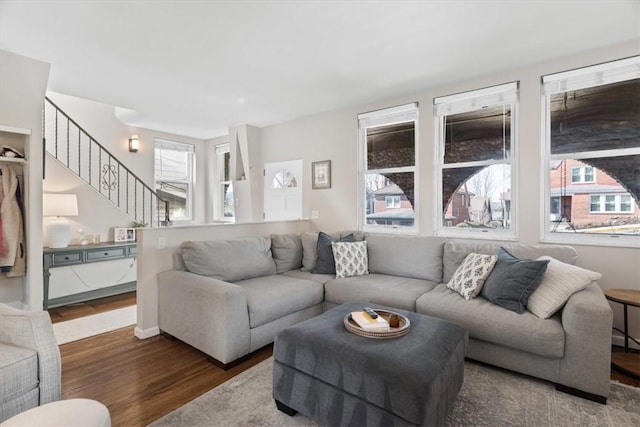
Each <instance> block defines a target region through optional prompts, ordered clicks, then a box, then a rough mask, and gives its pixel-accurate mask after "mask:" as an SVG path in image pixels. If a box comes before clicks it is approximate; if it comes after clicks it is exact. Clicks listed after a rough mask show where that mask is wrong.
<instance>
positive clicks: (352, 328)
mask: <svg viewBox="0 0 640 427" xmlns="http://www.w3.org/2000/svg"><path fill="white" fill-rule="evenodd" d="M374 311H375V312H376V313H378V315H379V316H382V317H383V318H384V319H386V320H387V321H389V318H390V317H391V315H392V314H395V315H397V316H398V317H399V318H400V326H398V327H397V328H393V327H392V328H390V329H389V330H388V331H367V330H365V329H362V328H361V327H360V326H359V325H358V324H357V323H356V322H355V321H354V320H353V319H352V318H351V313H348V314H347V315H346V316H344V327H345V328H347V331H349V332H351V333H353V334H356V335H360V336H361V337H365V338H373V339H379V340H384V339H389V338H398V337H401V336H404V335H407V334H408V333H409V328H410V326H411V322H410V321H409V319H407V318H406V317H405V316H403V315H402V314H398V313H395V312H393V311H387V310H380V309H378V310H374Z"/></svg>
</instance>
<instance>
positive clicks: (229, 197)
mask: <svg viewBox="0 0 640 427" xmlns="http://www.w3.org/2000/svg"><path fill="white" fill-rule="evenodd" d="M222 194H223V209H222V215H223V216H224V217H225V218H233V217H234V212H233V184H230V183H229V184H222Z"/></svg>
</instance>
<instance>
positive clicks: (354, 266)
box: [331, 242, 369, 279]
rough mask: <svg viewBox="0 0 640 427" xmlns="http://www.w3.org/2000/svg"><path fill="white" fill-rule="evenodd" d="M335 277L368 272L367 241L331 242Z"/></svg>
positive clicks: (359, 274) (361, 274)
mask: <svg viewBox="0 0 640 427" xmlns="http://www.w3.org/2000/svg"><path fill="white" fill-rule="evenodd" d="M331 248H332V250H333V258H334V259H335V261H336V278H338V279H339V278H341V277H352V276H363V275H365V274H369V261H368V258H367V242H333V243H332V244H331Z"/></svg>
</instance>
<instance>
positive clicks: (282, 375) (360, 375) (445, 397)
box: [273, 303, 468, 426]
mask: <svg viewBox="0 0 640 427" xmlns="http://www.w3.org/2000/svg"><path fill="white" fill-rule="evenodd" d="M364 305H365V304H362V303H348V304H343V305H341V306H339V307H336V308H334V309H332V310H329V311H327V312H325V313H323V314H322V315H320V316H317V317H314V318H312V319H309V320H306V321H304V322H301V323H299V324H297V325H295V326H291V327H289V328H287V329H284V330H283V331H281V332H280V333H279V334H278V335H277V336H276V340H275V344H274V349H273V353H274V365H273V397H274V399H275V400H276V404H277V405H278V409H280V410H281V411H283V412H286V413H288V414H289V415H293V414H295V413H296V412H300V413H301V414H303V415H305V416H307V417H309V418H311V419H313V420H315V421H317V422H319V423H320V424H323V425H330V426H338V425H356V426H404V425H429V426H431V425H442V424H444V422H445V420H446V418H447V414H448V413H449V410H450V409H451V406H452V405H453V402H454V401H455V399H456V396H457V395H458V391H459V390H460V387H461V386H462V380H463V376H464V354H465V349H466V345H467V341H468V334H467V332H466V330H464V329H463V328H461V327H460V326H458V325H456V324H454V323H451V322H448V321H446V320H441V319H437V318H434V317H429V316H424V315H421V314H418V313H412V312H407V311H404V310H398V309H393V308H389V307H382V306H377V305H373V304H367V305H369V306H371V307H373V308H384V309H387V310H390V311H395V312H397V313H400V314H402V315H404V316H406V317H407V318H409V320H410V321H411V330H410V332H409V333H408V334H407V335H405V336H403V337H400V338H393V339H385V340H378V339H371V338H364V337H361V336H358V335H355V334H352V333H351V332H349V331H347V330H346V329H345V327H344V325H343V318H344V316H345V314H347V313H349V312H351V311H357V310H362V307H364Z"/></svg>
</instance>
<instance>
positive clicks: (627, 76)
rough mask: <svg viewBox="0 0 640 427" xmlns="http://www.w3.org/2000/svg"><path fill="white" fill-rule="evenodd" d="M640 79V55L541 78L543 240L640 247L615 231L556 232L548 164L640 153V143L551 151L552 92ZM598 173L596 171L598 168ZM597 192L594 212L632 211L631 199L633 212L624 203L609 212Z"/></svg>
mask: <svg viewBox="0 0 640 427" xmlns="http://www.w3.org/2000/svg"><path fill="white" fill-rule="evenodd" d="M637 78H640V56H634V57H631V58H625V59H622V60H618V61H611V62H608V63H604V64H598V65H594V66H589V67H583V68H579V69H576V70H570V71H567V72H562V73H556V74H550V75H546V76H543V77H542V78H541V86H542V95H541V98H542V108H543V124H544V131H543V138H544V140H543V144H542V150H543V153H542V155H543V162H542V175H543V179H544V187H543V192H544V195H545V197H544V198H543V199H544V200H545V203H544V206H543V207H542V208H543V209H544V211H543V212H542V215H541V223H540V224H541V226H540V230H541V238H540V239H541V241H543V242H550V243H573V244H581V243H582V244H598V245H603V246H626V247H640V239H638V238H637V236H634V235H628V234H621V233H617V234H616V233H611V234H605V233H603V234H599V233H562V232H556V231H555V229H554V228H553V227H552V224H551V222H550V220H549V213H550V211H551V207H550V198H549V195H550V194H551V183H550V173H549V170H548V166H549V164H550V162H553V161H559V160H568V159H575V160H586V159H600V158H615V157H625V156H634V155H640V146H637V147H625V148H620V149H606V150H600V151H594V150H593V149H591V150H589V151H587V150H584V151H577V152H572V153H557V154H554V153H552V152H551V148H552V144H551V143H552V141H551V108H550V106H551V95H554V94H559V93H564V92H569V91H575V90H580V89H587V88H590V87H596V86H602V85H608V84H612V83H617V82H623V81H627V80H633V79H637ZM594 172H595V171H594ZM595 175H596V174H595V173H594V179H593V181H591V182H596V177H595ZM597 196H598V199H596V198H595V197H596V195H594V196H592V197H590V198H589V212H590V213H604V214H607V213H613V214H615V213H629V212H633V211H634V204H633V200H632V199H631V198H630V200H629V202H630V204H631V206H629V207H630V210H629V211H626V210H625V211H621V210H619V209H621V207H620V204H619V203H618V204H617V207H616V210H615V211H605V209H604V198H599V196H600V195H597Z"/></svg>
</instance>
